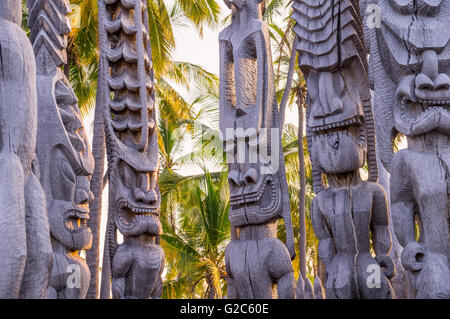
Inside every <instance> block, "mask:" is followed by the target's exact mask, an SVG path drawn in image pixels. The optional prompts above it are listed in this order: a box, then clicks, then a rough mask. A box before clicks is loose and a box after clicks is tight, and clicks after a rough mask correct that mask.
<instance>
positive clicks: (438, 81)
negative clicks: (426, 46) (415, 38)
mask: <svg viewBox="0 0 450 319" xmlns="http://www.w3.org/2000/svg"><path fill="white" fill-rule="evenodd" d="M415 82H416V83H415V84H416V89H417V90H418V91H419V92H418V93H419V95H421V92H420V91H422V93H423V94H426V93H427V92H430V93H431V92H436V93H438V92H445V91H449V90H450V78H449V77H448V75H447V74H445V73H439V60H438V57H437V53H436V51H434V50H427V51H424V52H423V53H422V70H421V73H420V74H418V75H417V76H416V80H415Z"/></svg>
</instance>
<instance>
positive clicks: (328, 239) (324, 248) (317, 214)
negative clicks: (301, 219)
mask: <svg viewBox="0 0 450 319" xmlns="http://www.w3.org/2000/svg"><path fill="white" fill-rule="evenodd" d="M317 198H318V197H315V198H314V199H313V201H312V203H311V221H312V225H313V229H314V234H316V237H317V238H318V239H319V257H320V259H321V260H322V262H323V264H324V265H325V267H326V268H328V266H329V265H330V263H331V261H332V260H333V257H334V255H335V247H334V241H333V237H332V236H331V232H330V230H329V228H328V225H327V222H326V220H325V218H324V216H323V214H322V212H321V211H320V207H319V203H318V200H317Z"/></svg>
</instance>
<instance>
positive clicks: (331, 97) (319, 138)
mask: <svg viewBox="0 0 450 319" xmlns="http://www.w3.org/2000/svg"><path fill="white" fill-rule="evenodd" d="M319 2H320V3H312V2H310V1H301V0H296V1H294V4H293V9H294V13H293V18H294V19H295V20H296V22H297V24H296V26H295V29H294V31H295V33H296V34H297V36H298V37H299V39H300V41H299V42H298V44H297V46H296V49H297V50H298V52H299V65H300V68H301V69H302V71H303V74H304V76H305V78H306V84H307V87H308V107H307V133H308V147H309V149H310V150H311V152H310V154H311V160H312V167H313V176H314V177H313V178H314V187H315V191H316V192H318V191H320V190H321V189H323V187H325V185H323V183H322V174H345V173H349V172H354V171H357V170H358V169H359V168H360V167H362V166H363V165H364V163H365V160H366V157H367V159H368V166H369V180H370V181H376V180H377V179H378V170H377V163H376V160H375V159H376V156H375V152H376V149H375V138H374V130H373V126H374V125H373V115H372V108H371V102H370V99H371V96H370V87H369V80H368V67H367V57H366V55H367V52H366V50H365V47H364V45H365V43H364V39H363V25H362V20H361V18H360V17H359V15H358V13H359V6H358V1H356V0H346V1H334V0H333V1H319ZM337 4H339V5H337ZM330 12H332V14H330ZM333 17H334V18H333ZM368 154H371V155H368ZM316 188H317V189H316Z"/></svg>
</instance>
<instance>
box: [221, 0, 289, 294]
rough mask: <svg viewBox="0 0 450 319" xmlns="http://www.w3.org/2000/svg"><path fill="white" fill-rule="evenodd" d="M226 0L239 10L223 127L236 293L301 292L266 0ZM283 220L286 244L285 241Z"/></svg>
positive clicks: (224, 52) (230, 39)
mask: <svg viewBox="0 0 450 319" xmlns="http://www.w3.org/2000/svg"><path fill="white" fill-rule="evenodd" d="M225 3H226V4H227V5H228V7H229V8H231V9H232V15H233V18H232V23H231V25H230V26H229V27H227V28H225V29H224V30H223V31H222V32H221V33H220V35H219V42H220V58H221V61H220V63H221V64H220V68H221V69H220V129H221V132H222V134H223V137H224V145H225V149H226V150H227V153H228V163H229V165H228V181H229V186H230V212H229V218H230V222H231V225H232V241H231V242H230V244H229V245H228V246H227V249H226V267H227V274H228V276H229V279H228V298H252V299H253V298H265V299H268V298H273V297H275V296H278V298H294V296H295V287H294V281H295V279H294V273H293V268H292V264H291V258H294V255H295V250H294V241H293V235H292V224H291V212H290V206H289V194H288V190H287V182H286V174H285V168H284V155H283V151H282V148H281V129H280V126H279V125H280V123H279V114H278V105H277V100H276V96H275V85H274V78H273V69H272V54H271V48H270V40H269V32H268V28H267V26H266V24H265V23H264V22H262V20H261V19H262V11H263V8H264V1H261V0H247V1H240V0H239V1H238V0H230V1H225ZM279 218H283V219H284V222H285V229H286V246H285V245H284V244H283V243H282V242H281V241H280V240H279V239H277V220H278V219H279ZM274 284H277V287H278V290H277V291H273V287H274Z"/></svg>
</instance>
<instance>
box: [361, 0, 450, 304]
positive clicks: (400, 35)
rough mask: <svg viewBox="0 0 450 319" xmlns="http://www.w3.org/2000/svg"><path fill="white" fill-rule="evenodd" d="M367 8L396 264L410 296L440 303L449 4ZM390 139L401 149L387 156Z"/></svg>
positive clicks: (448, 275) (448, 278)
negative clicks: (377, 13)
mask: <svg viewBox="0 0 450 319" xmlns="http://www.w3.org/2000/svg"><path fill="white" fill-rule="evenodd" d="M372 2H373V1H372ZM374 3H375V4H376V5H378V6H379V7H380V9H381V25H380V28H372V29H368V33H367V36H366V38H367V41H366V42H368V43H369V44H370V70H371V74H370V77H371V79H372V82H373V83H372V86H373V89H374V92H375V96H374V110H375V117H376V122H377V126H378V127H377V132H378V133H377V135H378V141H379V142H380V157H381V161H382V162H383V164H384V165H385V167H386V168H387V169H388V170H389V171H390V173H391V178H390V190H391V209H392V211H391V215H392V221H393V224H394V229H395V233H396V236H397V238H398V240H399V242H400V244H401V245H402V246H403V252H402V256H401V258H402V264H403V266H404V267H405V269H407V270H409V271H411V273H410V274H409V275H408V276H409V277H411V279H412V282H413V284H414V288H415V290H416V292H417V294H416V296H417V298H447V299H448V298H450V268H449V262H448V261H449V258H450V255H449V254H450V246H449V245H450V237H449V220H450V217H449V214H450V213H449V207H450V205H449V203H450V197H449V196H450V195H449V194H450V193H449V186H448V185H449V163H450V143H449V133H450V131H449V129H450V121H449V120H450V117H449V112H448V107H449V104H450V68H449V62H450V44H449V40H450V31H449V26H450V3H449V2H448V1H427V0H417V1H398V0H392V1H387V0H378V1H374ZM398 133H401V134H403V135H405V136H406V138H407V141H408V147H407V148H406V149H403V150H401V151H399V152H397V153H395V154H394V151H393V143H392V142H393V138H394V137H395V136H396V135H397V134H398ZM416 221H417V222H418V224H419V234H416V230H415V222H416ZM417 235H419V236H418V237H419V239H418V241H416V236H417ZM409 295H411V293H409Z"/></svg>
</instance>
